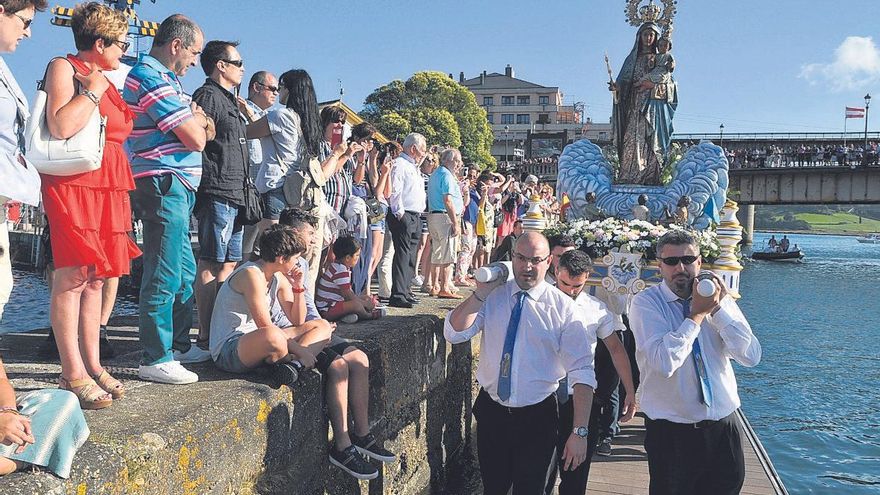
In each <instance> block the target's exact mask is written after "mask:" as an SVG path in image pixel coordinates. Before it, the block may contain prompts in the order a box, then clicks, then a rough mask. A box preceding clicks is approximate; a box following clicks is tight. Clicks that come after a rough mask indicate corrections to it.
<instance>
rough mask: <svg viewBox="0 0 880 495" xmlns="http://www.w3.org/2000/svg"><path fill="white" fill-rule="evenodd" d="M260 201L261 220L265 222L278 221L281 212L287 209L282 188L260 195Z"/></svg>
mask: <svg viewBox="0 0 880 495" xmlns="http://www.w3.org/2000/svg"><path fill="white" fill-rule="evenodd" d="M260 199H262V200H263V218H265V219H266V220H278V219H279V218H281V212H282V211H284V209H285V208H287V199H285V198H284V188H283V187H279V188H277V189H270V190H269V191H268V192H266V193H264V194H262V195H261V196H260Z"/></svg>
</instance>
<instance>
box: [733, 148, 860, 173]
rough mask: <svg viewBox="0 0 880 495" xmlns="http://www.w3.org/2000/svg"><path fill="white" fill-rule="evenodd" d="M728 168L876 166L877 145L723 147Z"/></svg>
mask: <svg viewBox="0 0 880 495" xmlns="http://www.w3.org/2000/svg"><path fill="white" fill-rule="evenodd" d="M724 150H725V153H726V154H727V160H728V162H729V163H730V168H733V169H737V168H782V167H836V166H853V167H860V166H876V165H877V143H876V142H874V141H871V142H869V143H868V146H867V147H865V145H864V143H862V142H855V143H852V142H851V143H848V144H846V145H844V144H843V143H838V144H824V145H819V144H813V145H808V144H799V145H787V146H780V145H777V144H766V145H752V146H750V145H746V144H743V143H735V144H734V143H727V144H725V145H724Z"/></svg>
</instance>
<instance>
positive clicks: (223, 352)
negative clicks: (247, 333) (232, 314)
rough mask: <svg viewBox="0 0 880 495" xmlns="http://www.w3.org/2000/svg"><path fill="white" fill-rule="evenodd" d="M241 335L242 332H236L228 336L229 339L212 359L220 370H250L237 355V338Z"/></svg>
mask: <svg viewBox="0 0 880 495" xmlns="http://www.w3.org/2000/svg"><path fill="white" fill-rule="evenodd" d="M242 335H244V334H243V333H237V334H235V335H233V336H232V337H229V340H227V341H226V342H225V343H224V344H223V347H221V348H220V354H219V355H218V356H217V359H215V360H214V364H215V365H216V366H217V367H218V368H220V369H221V370H223V371H228V372H229V373H247V372H248V371H250V370H251V369H250V368H248V367H247V366H245V365H244V363H242V362H241V359H239V357H238V339H240V338H241V336H242Z"/></svg>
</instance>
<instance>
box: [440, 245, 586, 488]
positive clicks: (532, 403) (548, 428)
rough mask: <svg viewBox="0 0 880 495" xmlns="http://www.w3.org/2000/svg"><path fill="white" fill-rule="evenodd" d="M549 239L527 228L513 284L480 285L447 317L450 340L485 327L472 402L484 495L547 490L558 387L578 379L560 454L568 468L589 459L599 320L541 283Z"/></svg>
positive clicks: (547, 260)
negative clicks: (562, 381) (563, 381)
mask: <svg viewBox="0 0 880 495" xmlns="http://www.w3.org/2000/svg"><path fill="white" fill-rule="evenodd" d="M550 257H551V256H550V246H549V245H548V244H547V239H546V238H545V237H544V236H543V235H541V234H539V233H537V232H528V233H525V234H523V235H522V236H520V237H519V238H518V239H517V241H516V245H515V246H514V250H513V277H514V278H513V280H510V281H506V280H501V279H499V280H496V281H494V282H489V283H486V284H483V283H479V284H477V289H476V291H475V292H474V293H473V294H471V295H470V296H469V297H468V298H467V299H465V300H464V301H463V302H462V303H461V304H460V305H459V306H458V307H457V308H455V309H454V310H452V311H451V312H450V313H449V314H448V315H447V317H446V323H445V326H444V329H443V333H444V336H445V337H446V340H448V341H449V342H450V343H453V344H458V343H461V342H465V341H467V340H469V339H471V338H473V337H474V336H476V335H477V334H478V333H480V332H481V331H482V334H481V336H480V361H479V365H478V366H477V381H478V382H479V383H480V386H481V390H480V393H479V395H478V396H477V399H476V401H475V402H474V407H473V412H474V418H475V419H476V421H477V452H478V457H479V460H480V475H481V476H482V479H483V489H484V492H485V493H486V494H487V495H496V494H497V495H503V494H507V492H508V490H509V489H510V488H511V485H512V486H513V493H515V494H520V493H523V494H537V493H541V492H542V491H543V490H544V487H545V486H546V484H547V477H548V474H549V471H550V467H551V464H552V463H553V462H555V456H554V451H555V447H556V440H557V434H558V431H557V428H558V420H559V418H558V414H557V405H556V388H557V386H558V382H559V380H560V379H562V378H563V377H564V376H565V375H566V374H567V375H568V380H569V383H571V384H572V387H573V392H574V399H573V401H572V402H573V417H574V419H573V424H574V426H573V428H572V431H571V432H570V434H569V435H568V440H567V441H566V443H565V447H564V451H563V454H562V459H563V464H564V469H575V468H576V467H577V466H579V465H580V464H581V463H583V462H584V460H585V459H586V455H587V433H588V432H587V425H588V423H589V420H590V405H591V404H592V401H593V389H594V388H595V387H596V378H595V375H594V373H593V366H592V364H593V350H594V348H595V346H596V335H595V325H590V324H588V323H587V320H586V318H585V317H584V316H583V315H581V314H580V311H578V308H577V306H576V305H575V303H574V301H573V300H572V299H571V298H570V297H568V296H566V295H565V294H563V293H562V292H560V291H558V290H556V289H554V288H553V286H551V285H549V284H547V283H546V282H545V281H544V275H545V274H546V272H547V268H548V267H549V265H550Z"/></svg>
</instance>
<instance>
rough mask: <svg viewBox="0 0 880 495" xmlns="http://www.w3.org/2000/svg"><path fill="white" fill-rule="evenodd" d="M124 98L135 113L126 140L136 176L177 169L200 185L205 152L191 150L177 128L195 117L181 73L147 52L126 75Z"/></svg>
mask: <svg viewBox="0 0 880 495" xmlns="http://www.w3.org/2000/svg"><path fill="white" fill-rule="evenodd" d="M122 98H123V99H124V100H125V102H126V103H128V106H129V108H131V111H132V112H133V113H134V129H133V130H132V132H131V134H130V135H129V137H128V140H126V146H127V148H128V150H129V151H130V153H131V168H132V174H133V175H134V178H135V179H139V178H141V177H150V176H155V175H164V174H168V173H173V174H175V175H177V176H178V177H179V178H180V179H181V180H182V181H183V183H184V184H186V185H187V186H188V187H189V188H191V189H193V190H195V189H197V188H198V186H199V183H200V182H201V177H202V154H201V153H199V152H195V151H190V150H188V149H187V148H186V146H185V145H184V144H183V143H182V142H181V141H180V139H179V138H178V137H177V135H176V134H174V132H173V131H174V129H176V128H177V127H178V126H179V125H181V124H182V123H184V122H186V121H187V120H188V119H191V118H192V117H193V113H192V111H191V110H190V101H191V98H190V97H189V96H188V95H187V94H186V93H184V92H183V86H181V84H180V80H179V79H178V78H177V74H175V73H174V72H172V71H171V70H169V69H168V68H167V67H165V66H164V65H162V63H161V62H159V61H158V60H156V59H155V58H153V57H151V56H150V55H147V54H143V55H141V56H140V58H139V59H138V63H137V64H136V65H135V66H134V67H133V68H132V69H131V71H130V72H129V73H128V77H127V78H126V79H125V88H124V89H123V91H122Z"/></svg>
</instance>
